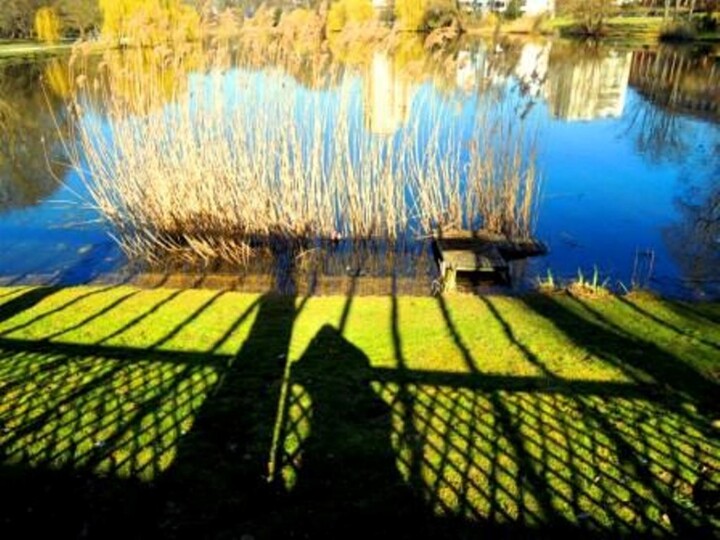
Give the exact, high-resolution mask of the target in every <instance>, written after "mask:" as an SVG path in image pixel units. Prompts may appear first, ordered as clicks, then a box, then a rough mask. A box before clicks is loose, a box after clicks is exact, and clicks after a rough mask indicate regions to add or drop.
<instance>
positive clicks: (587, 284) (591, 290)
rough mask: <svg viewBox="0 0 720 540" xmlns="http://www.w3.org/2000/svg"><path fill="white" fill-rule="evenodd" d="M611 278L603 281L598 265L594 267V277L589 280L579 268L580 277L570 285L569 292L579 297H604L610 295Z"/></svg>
mask: <svg viewBox="0 0 720 540" xmlns="http://www.w3.org/2000/svg"><path fill="white" fill-rule="evenodd" d="M609 283H610V278H605V279H604V280H602V281H601V279H600V270H599V269H598V267H597V265H594V266H593V273H592V277H590V278H587V277H586V276H585V275H584V274H583V271H582V269H581V268H578V275H577V278H576V279H575V281H573V282H572V283H570V285H569V286H568V291H569V292H570V293H572V294H575V295H578V296H583V295H585V296H604V295H607V294H609V293H610V291H609V289H608V284H609Z"/></svg>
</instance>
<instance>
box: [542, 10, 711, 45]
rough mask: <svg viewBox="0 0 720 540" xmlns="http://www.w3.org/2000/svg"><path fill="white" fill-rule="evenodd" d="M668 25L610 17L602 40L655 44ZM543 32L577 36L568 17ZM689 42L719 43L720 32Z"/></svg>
mask: <svg viewBox="0 0 720 540" xmlns="http://www.w3.org/2000/svg"><path fill="white" fill-rule="evenodd" d="M667 24H669V23H667V22H666V21H664V20H663V18H662V17H630V16H626V17H610V18H608V19H607V20H606V21H605V23H604V30H603V34H602V39H606V40H611V41H631V42H633V43H657V42H658V41H659V40H660V39H661V35H662V33H663V29H664V28H665V27H666V25H667ZM542 30H543V31H544V32H551V33H552V32H557V33H559V34H560V35H562V36H575V35H578V30H577V23H576V22H575V21H574V20H573V19H572V18H570V17H556V18H554V19H551V20H549V21H546V22H544V23H543V25H542ZM687 39H689V40H691V41H698V42H715V41H720V32H696V33H694V34H693V35H692V36H688V38H687Z"/></svg>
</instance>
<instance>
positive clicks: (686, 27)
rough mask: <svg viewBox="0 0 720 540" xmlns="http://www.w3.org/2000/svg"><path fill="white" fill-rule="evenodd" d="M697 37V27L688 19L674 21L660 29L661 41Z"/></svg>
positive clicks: (690, 39) (689, 39)
mask: <svg viewBox="0 0 720 540" xmlns="http://www.w3.org/2000/svg"><path fill="white" fill-rule="evenodd" d="M696 37H697V31H696V30H695V27H694V26H693V25H692V24H690V23H689V22H687V21H673V22H670V23H668V24H666V25H664V26H663V27H662V29H661V30H660V40H661V41H692V40H694V39H695V38H696Z"/></svg>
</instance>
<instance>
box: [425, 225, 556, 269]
mask: <svg viewBox="0 0 720 540" xmlns="http://www.w3.org/2000/svg"><path fill="white" fill-rule="evenodd" d="M433 242H434V248H435V254H436V257H437V259H438V264H439V266H440V274H441V275H442V276H443V277H447V273H448V272H452V273H455V272H465V273H474V274H498V275H503V276H504V275H506V274H507V271H508V261H511V260H515V259H523V258H526V257H534V256H537V255H544V254H546V253H547V247H546V246H545V245H544V244H543V243H542V242H538V241H536V240H532V239H510V238H508V237H507V236H505V235H502V234H495V233H490V232H487V231H476V232H471V231H451V232H446V231H443V232H442V233H436V234H435V235H434V239H433Z"/></svg>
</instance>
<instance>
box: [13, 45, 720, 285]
mask: <svg viewBox="0 0 720 540" xmlns="http://www.w3.org/2000/svg"><path fill="white" fill-rule="evenodd" d="M67 62H68V58H65V57H53V58H9V59H3V60H0V134H1V139H0V284H12V283H52V284H79V283H88V282H92V281H98V280H99V281H108V280H123V279H135V280H136V281H138V282H140V283H143V284H148V285H157V284H167V283H170V284H178V285H198V284H199V285H200V286H208V285H209V286H212V284H215V285H216V286H227V285H228V284H231V285H232V286H233V287H235V288H243V287H246V288H248V289H266V288H272V287H275V288H279V289H284V288H286V286H285V285H283V283H286V282H287V281H288V280H291V281H292V283H293V287H296V288H297V289H303V290H305V289H309V288H312V287H317V288H316V289H315V290H319V291H320V292H327V293H332V292H333V291H334V287H337V288H338V289H339V290H340V289H343V288H346V287H348V286H351V285H352V282H353V279H355V278H357V277H363V278H377V279H378V283H379V284H378V285H377V287H376V288H373V287H370V288H368V290H367V291H366V292H367V293H368V294H375V293H377V294H383V293H385V292H388V290H390V289H391V290H401V291H413V292H418V291H425V290H426V291H427V292H428V293H429V292H430V289H431V287H432V282H433V280H435V279H436V278H437V268H436V267H435V266H434V263H433V261H432V254H431V250H430V247H429V242H428V241H427V239H420V240H414V241H413V240H410V241H407V240H404V241H403V242H400V243H398V244H397V245H393V246H388V245H384V244H382V243H381V244H382V245H381V247H378V246H377V245H373V246H370V247H368V245H367V244H358V243H356V242H350V241H347V240H343V241H341V242H338V243H334V244H331V245H322V246H312V249H310V250H305V251H302V252H301V253H300V252H299V253H295V254H294V256H293V257H291V259H290V262H288V261H287V260H285V262H283V258H282V257H277V256H273V255H272V254H271V255H270V256H269V257H267V258H265V259H263V258H259V259H258V260H255V261H253V262H252V264H250V265H249V266H248V267H247V268H244V269H237V268H222V267H220V268H214V269H212V270H213V272H212V273H213V274H215V275H216V276H222V278H217V279H206V278H205V277H203V278H201V279H198V277H197V276H199V275H201V273H199V272H198V271H197V269H192V268H187V267H183V266H175V267H173V268H172V274H173V275H174V276H175V277H174V278H173V279H174V280H176V281H173V280H170V281H167V280H166V279H163V278H161V277H160V276H162V275H163V271H162V270H163V269H158V268H153V269H148V268H146V267H143V266H142V265H138V264H137V263H136V262H131V261H128V260H127V258H126V257H125V255H124V254H123V252H122V250H121V249H120V248H119V247H118V246H117V244H116V242H115V241H114V239H113V236H112V235H113V230H112V228H111V227H109V226H108V225H106V224H105V223H104V222H103V221H102V219H101V216H100V215H99V213H98V212H97V211H96V210H95V209H94V208H93V204H92V202H91V200H90V197H89V196H88V194H87V191H86V188H85V186H84V184H83V182H82V181H81V179H80V177H79V175H78V174H77V171H74V170H72V168H71V167H69V166H68V165H67V163H68V160H67V158H66V156H65V155H64V152H65V151H64V148H63V144H62V139H63V137H68V136H69V134H68V133H67V132H66V131H65V123H64V121H63V119H64V116H65V114H66V111H65V107H66V103H67V100H68V97H69V92H70V86H71V84H70V83H71V81H69V80H68V77H69V75H68V69H67ZM418 65H420V64H418V63H417V62H408V60H407V58H406V57H403V56H402V55H397V54H391V53H387V52H383V51H375V52H370V53H367V54H366V55H365V57H364V58H363V60H362V61H360V62H348V63H347V65H346V66H345V68H344V71H343V75H342V77H343V81H344V82H343V84H337V81H330V82H329V83H328V84H324V85H323V84H317V83H316V80H317V76H316V75H317V72H322V67H321V66H317V65H312V63H309V64H308V63H306V64H305V65H303V66H302V67H301V68H297V69H296V70H295V71H294V72H293V71H292V70H288V69H283V67H282V66H281V67H268V66H267V65H264V66H262V67H257V66H253V67H247V66H240V67H239V68H238V69H240V70H247V71H248V73H250V74H251V76H252V77H255V78H262V81H263V84H266V85H267V84H270V85H272V84H278V85H282V88H283V92H285V93H294V95H295V96H297V99H314V100H326V101H328V102H333V101H334V100H340V99H343V98H344V93H347V94H348V96H349V98H348V99H349V100H350V101H351V102H352V103H353V105H352V106H351V107H350V108H348V111H350V113H351V114H354V115H357V118H358V122H357V125H358V126H360V127H358V129H362V130H364V131H365V132H367V134H368V135H369V136H371V137H376V138H387V137H397V136H399V134H401V133H403V131H404V130H406V129H408V126H410V125H412V126H414V129H416V131H417V134H418V136H419V137H422V136H423V130H428V129H430V126H431V125H433V126H439V128H438V132H439V133H445V134H456V133H460V134H462V135H461V136H468V137H471V136H472V130H473V129H476V124H475V123H474V118H475V116H476V115H477V111H478V108H479V107H480V106H481V105H482V104H483V103H486V101H485V98H486V97H487V96H490V95H492V96H495V99H496V101H495V103H497V105H495V106H496V107H497V108H498V111H502V114H504V115H508V117H509V118H511V119H513V121H517V122H523V123H527V124H529V125H532V126H533V129H534V130H535V138H534V141H535V142H534V146H533V151H534V152H535V153H536V155H537V165H536V167H537V171H538V174H539V178H540V179H541V182H540V188H539V191H538V195H537V197H536V201H535V207H534V215H533V221H534V223H535V227H534V237H535V238H537V239H539V240H541V241H542V242H544V243H546V244H547V246H548V248H549V253H548V254H547V255H546V256H542V257H537V258H533V259H528V260H525V261H519V262H515V263H513V265H512V267H511V275H512V278H513V280H512V282H513V288H514V289H516V290H517V289H523V288H527V287H532V286H534V285H535V284H536V283H537V280H538V278H545V277H546V276H547V275H548V273H550V274H552V276H553V277H554V279H555V280H557V281H561V282H562V281H570V280H572V279H574V278H575V277H576V276H577V275H578V272H582V273H583V275H585V276H590V275H592V274H593V273H594V272H595V271H596V269H597V272H598V274H599V276H600V279H601V280H602V281H605V282H606V283H607V284H608V285H609V286H611V287H613V288H616V289H618V290H623V289H625V288H628V289H629V288H631V287H632V286H633V285H635V286H645V287H649V288H651V289H652V290H655V291H657V292H659V293H662V294H665V295H668V296H674V297H684V298H694V299H703V298H716V297H718V296H720V57H719V56H718V50H717V49H708V48H704V49H699V48H673V47H654V48H648V47H643V48H637V49H633V48H627V47H612V46H599V47H598V46H588V45H583V44H578V43H567V42H560V41H555V42H551V41H531V42H527V41H509V42H502V43H493V44H488V43H470V44H467V45H462V46H460V48H459V49H458V50H456V51H454V52H453V53H452V54H449V55H448V56H446V57H444V58H443V59H441V60H439V61H438V62H436V63H435V64H434V65H433V66H434V67H433V68H432V69H431V68H430V67H428V66H430V65H431V64H430V63H427V62H426V63H423V64H422V66H423V67H422V69H420V68H418ZM308 73H313V74H314V76H312V77H311V76H310V75H307V74H308ZM191 77H193V76H191ZM194 77H195V80H197V78H198V77H200V79H202V76H201V75H200V76H194ZM252 77H251V80H255V79H252ZM192 80H193V79H192V78H191V85H192ZM274 81H275V82H274ZM200 84H202V83H200ZM268 95H271V94H268ZM497 96H499V98H498V97H497ZM498 114H500V113H498ZM100 121H102V119H100ZM296 121H297V122H303V119H302V118H297V119H296ZM418 126H419V127H418ZM423 126H424V127H423ZM439 144H442V142H441V143H439ZM408 238H410V239H412V238H413V235H412V234H409V235H408ZM278 260H280V263H278ZM308 261H311V262H312V263H310V262H308ZM278 265H280V267H281V268H280V269H279V270H278ZM165 270H167V269H165ZM138 276H139V277H138ZM178 276H179V277H178ZM183 276H184V279H183ZM398 283H400V284H401V286H400V287H399V288H398ZM310 284H314V285H310ZM410 284H413V285H410ZM293 292H298V291H297V290H295V291H293Z"/></svg>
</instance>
